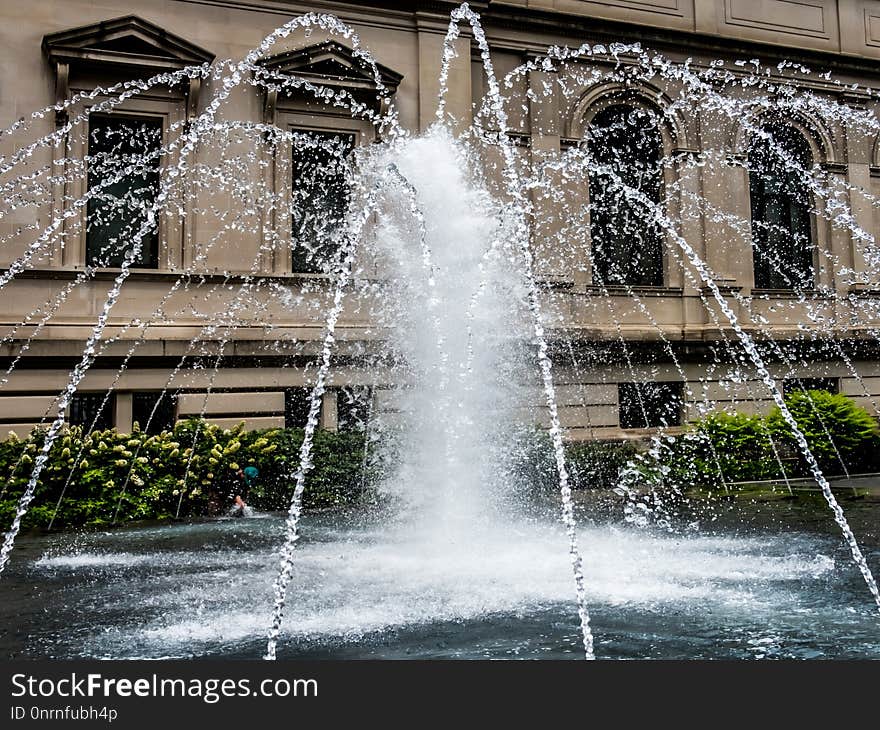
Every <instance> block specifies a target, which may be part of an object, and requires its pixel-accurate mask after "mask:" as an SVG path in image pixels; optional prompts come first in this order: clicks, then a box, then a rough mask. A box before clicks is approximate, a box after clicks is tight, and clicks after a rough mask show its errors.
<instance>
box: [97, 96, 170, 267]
mask: <svg viewBox="0 0 880 730" xmlns="http://www.w3.org/2000/svg"><path fill="white" fill-rule="evenodd" d="M94 119H109V120H132V121H134V122H146V121H150V122H158V128H159V147H162V145H164V144H165V139H166V136H167V134H166V130H165V120H164V118H163V117H161V116H158V115H144V114H138V115H135V114H130V113H128V114H118V113H114V114H105V113H102V112H95V113H90V114H89V116H88V119H87V120H86V125H87V130H88V132H87V134H88V140H87V141H86V144H85V149H86V154H87V155H90V156H91V155H92V149H91V138H92V128H93V127H92V121H93V120H94ZM91 173H92V171H91V169H89V166H88V165H86V170H85V176H86V190H87V191H88V190H91V183H90V180H89V178H90V176H91ZM156 175H157V179H156V191H155V195H158V194H159V191H160V189H161V185H162V159H161V158H159V159H158V160H157V164H156ZM154 197H155V196H154ZM92 200H93V199H90V200H89V203H88V204H87V205H86V215H85V222H86V230H85V231H84V235H85V246H84V263H85V265H86V266H94V264H92V263H91V262H90V260H89V259H90V251H89V243H90V242H89V225H90V208H91V202H92ZM162 218H164V216H161V215H160V216H157V217H156V223H157V225H156V233H155V250H154V251H151V252H150V254H149V256H148V263H147V264H145V265H140V264H135V263H133V264H132V265H131V268H132V269H138V270H139V271H141V270H145V271H155V270H157V269H158V268H159V249H160V247H161V246H160V241H161V229H160V226H161V219H162ZM145 241H146V239H142V240H141V246H142V249H141V250H142V252H143V245H144V243H145ZM152 245H153V244H152V242H151V246H152ZM96 268H100V269H115V268H119V266H96Z"/></svg>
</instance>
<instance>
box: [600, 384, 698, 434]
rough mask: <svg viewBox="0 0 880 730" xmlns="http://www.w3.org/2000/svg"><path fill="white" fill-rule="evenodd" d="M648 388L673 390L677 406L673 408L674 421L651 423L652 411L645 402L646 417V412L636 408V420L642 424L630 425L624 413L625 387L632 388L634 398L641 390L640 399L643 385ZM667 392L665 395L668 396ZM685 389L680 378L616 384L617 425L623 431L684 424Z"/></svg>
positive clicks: (659, 395) (669, 427) (668, 427)
mask: <svg viewBox="0 0 880 730" xmlns="http://www.w3.org/2000/svg"><path fill="white" fill-rule="evenodd" d="M646 386H647V387H648V388H649V389H650V388H659V389H660V390H661V391H662V389H664V388H667V389H670V391H671V390H674V391H675V393H674V397H675V398H676V399H677V401H678V407H677V409H676V410H675V413H676V416H677V417H676V420H675V423H665V424H664V423H657V424H652V423H651V415H653V411H652V410H651V409H649V408H648V404H645V411H648V413H647V418H646V414H645V413H642V412H641V408H637V412H638V413H639V417H638V420H639V421H640V422H641V423H642V425H630V424H631V421H630V420H629V419H625V413H624V407H625V406H624V397H625V396H624V390H625V389H627V388H633V389H634V395H635V396H636V398H638V396H639V391H640V392H641V397H642V400H644V395H645V390H644V389H645V387H646ZM668 396H669V394H667V395H666V397H668ZM658 397H660V398H663V395H662V394H658ZM685 405H686V402H685V390H684V382H683V381H681V380H656V381H653V380H648V381H639V382H635V381H628V382H621V383H618V384H617V423H618V426H619V427H620V428H621V429H622V430H625V431H631V430H656V429H672V428H680V427H681V426H683V425H684V420H685Z"/></svg>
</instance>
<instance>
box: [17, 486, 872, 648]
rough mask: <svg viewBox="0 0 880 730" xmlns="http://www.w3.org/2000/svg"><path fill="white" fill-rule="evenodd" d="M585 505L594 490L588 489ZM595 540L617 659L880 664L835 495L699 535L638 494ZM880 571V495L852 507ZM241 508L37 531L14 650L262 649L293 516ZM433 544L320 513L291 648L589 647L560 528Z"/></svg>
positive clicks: (372, 521)
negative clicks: (638, 513) (224, 513)
mask: <svg viewBox="0 0 880 730" xmlns="http://www.w3.org/2000/svg"><path fill="white" fill-rule="evenodd" d="M582 499H583V497H582ZM602 499H604V500H606V501H607V502H608V504H606V505H605V506H606V507H607V509H605V510H603V509H601V507H602V505H601V504H599V503H596V502H595V498H591V499H590V504H589V505H588V507H589V509H585V510H584V512H585V513H588V514H591V515H593V516H594V517H596V515H599V514H603V512H605V513H607V514H604V515H603V517H602V518H601V519H598V518H597V521H595V522H593V524H589V525H588V526H585V527H584V528H583V529H582V530H581V533H580V539H581V544H582V545H583V550H584V556H585V570H586V577H587V587H588V593H589V598H590V605H591V611H592V613H593V616H594V623H595V626H596V637H597V656H599V657H611V658H616V657H625V658H647V657H652V658H687V657H718V658H777V657H794V658H812V657H850V658H854V657H875V658H880V627H878V623H877V618H876V615H875V614H874V613H873V612H872V604H871V603H870V601H869V600H866V596H865V594H864V590H863V586H862V584H861V582H860V577H859V574H858V572H857V570H856V569H855V567H854V566H853V565H852V563H851V561H849V560H848V554H847V550H846V547H845V545H843V544H842V543H841V540H840V538H839V536H838V535H837V534H836V533H835V526H834V525H833V523H831V521H830V520H829V519H828V518H827V513H826V512H825V511H824V510H823V509H822V506H821V505H820V504H818V503H812V502H808V501H803V500H802V501H800V502H797V503H791V502H776V503H759V504H751V503H740V502H736V503H734V502H731V503H717V504H715V505H713V506H712V508H711V509H708V510H707V509H702V510H701V511H700V513H699V515H698V516H699V517H701V518H702V519H703V521H704V523H705V524H704V526H703V527H702V528H701V529H699V530H697V529H694V528H693V523H694V520H692V519H691V518H692V517H694V515H693V514H691V515H687V516H685V519H683V520H682V525H683V526H684V527H683V529H682V530H681V531H671V532H670V531H654V530H646V529H637V528H634V527H632V526H629V525H627V524H625V523H623V522H622V521H620V520H618V519H616V517H615V515H619V514H620V509H619V508H620V505H619V504H616V505H615V504H614V503H613V502H612V498H609V497H607V496H605V497H603V498H602ZM848 513H849V514H851V515H852V517H853V520H854V521H855V522H856V523H857V524H858V525H859V527H860V532H861V534H863V535H865V538H866V542H865V548H866V552H867V553H868V556H869V561H870V563H871V564H872V566H873V567H876V566H877V565H878V563H880V551H878V543H880V540H878V536H877V527H876V525H877V516H878V515H880V500H878V499H874V500H871V499H868V500H861V501H853V502H851V503H849V507H848ZM259 517H260V519H237V520H232V519H225V520H220V521H216V522H205V523H197V524H191V525H180V524H175V525H162V526H148V527H139V528H131V529H125V530H118V531H113V532H96V533H85V534H64V535H53V536H38V537H27V538H23V539H22V540H21V543H20V549H21V554H20V561H19V562H18V564H17V565H15V566H14V567H13V568H11V569H10V574H9V575H8V579H9V582H8V583H7V586H6V594H5V595H4V600H3V608H2V613H3V615H2V626H3V629H2V635H0V650H2V654H3V656H31V657H38V656H53V657H77V656H97V657H153V658H155V657H189V656H218V655H219V656H230V657H232V656H235V657H255V658H256V657H258V656H260V652H261V649H262V647H263V644H264V641H265V639H264V637H265V632H266V628H267V626H268V624H269V621H270V619H271V617H270V606H271V600H270V598H271V590H272V581H273V579H274V577H275V574H276V572H277V566H278V554H277V551H278V548H279V546H280V541H281V533H282V520H281V518H280V517H277V516H274V515H260V516H259ZM462 534H463V533H462V532H461V531H455V532H454V533H450V534H449V536H448V537H447V538H446V539H444V537H443V533H434V534H432V535H431V536H430V539H429V540H428V539H423V538H421V537H420V536H419V534H417V533H415V532H413V531H410V530H404V529H398V530H395V529H389V528H388V525H387V521H386V519H385V516H381V515H379V516H376V515H373V516H371V517H365V516H364V515H360V514H357V513H348V514H340V513H325V514H319V515H312V516H310V517H309V518H308V519H307V520H306V522H305V524H304V530H303V540H302V542H301V543H300V545H299V546H298V551H297V553H296V570H295V572H294V576H293V580H292V583H291V588H290V593H289V614H288V616H289V620H288V621H287V622H286V623H285V630H284V633H283V634H282V642H281V643H282V646H283V647H284V651H285V656H286V657H290V658H296V657H312V658H317V657H420V658H426V657H448V658H482V657H498V658H516V657H527V658H528V657H532V658H578V657H580V656H582V653H580V652H579V647H580V639H581V637H580V631H579V627H578V623H577V615H576V611H575V607H574V601H573V597H572V595H571V580H570V572H569V570H570V567H569V565H568V563H567V556H566V555H565V551H564V549H562V550H561V549H560V546H563V547H564V545H565V541H566V538H565V534H564V531H563V530H562V528H561V526H559V525H558V524H556V523H555V522H554V521H553V520H550V519H545V518H539V517H534V518H532V519H529V520H526V519H523V520H520V521H518V522H512V523H511V524H508V525H507V526H506V527H504V528H503V529H502V528H498V527H495V528H493V527H491V526H483V528H482V529H475V530H474V531H473V533H472V535H473V536H472V537H467V538H463V537H462Z"/></svg>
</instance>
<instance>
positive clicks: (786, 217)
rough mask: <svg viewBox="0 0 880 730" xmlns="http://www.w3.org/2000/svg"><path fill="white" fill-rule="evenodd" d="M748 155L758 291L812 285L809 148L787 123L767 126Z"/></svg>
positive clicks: (800, 287)
mask: <svg viewBox="0 0 880 730" xmlns="http://www.w3.org/2000/svg"><path fill="white" fill-rule="evenodd" d="M765 131H766V132H767V133H768V134H769V135H770V139H768V138H767V137H766V136H764V135H760V136H757V137H756V138H755V139H754V140H752V143H751V145H750V146H749V152H748V165H749V196H750V198H751V206H752V258H753V260H754V267H755V288H757V289H803V288H809V287H812V286H813V281H814V278H813V275H814V272H813V231H812V223H811V220H810V209H811V205H810V192H809V190H808V189H807V185H806V182H805V181H804V177H803V173H802V172H799V171H798V168H800V169H801V170H805V169H806V170H808V169H809V168H810V167H811V166H812V164H813V159H812V157H813V156H812V151H811V150H810V145H809V144H808V143H807V140H806V139H805V138H804V136H803V134H801V133H800V132H799V131H798V130H797V129H795V128H794V127H791V126H789V125H771V126H768V127H766V128H765Z"/></svg>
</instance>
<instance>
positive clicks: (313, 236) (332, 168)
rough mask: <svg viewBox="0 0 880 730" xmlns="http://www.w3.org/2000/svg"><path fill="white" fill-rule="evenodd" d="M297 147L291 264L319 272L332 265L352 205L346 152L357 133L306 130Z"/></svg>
mask: <svg viewBox="0 0 880 730" xmlns="http://www.w3.org/2000/svg"><path fill="white" fill-rule="evenodd" d="M307 137H308V139H306V140H304V141H301V142H297V143H295V144H294V147H293V201H292V202H293V216H292V220H291V224H292V236H291V244H292V262H291V263H292V267H293V271H295V272H298V273H320V272H324V271H328V270H329V269H330V267H331V266H332V264H333V262H334V260H335V258H336V254H337V252H338V249H339V245H340V243H341V241H342V236H343V226H344V223H345V217H346V213H347V211H348V201H349V187H348V180H347V169H348V155H349V153H350V152H351V151H352V149H354V135H353V134H340V133H334V132H308V133H307Z"/></svg>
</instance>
